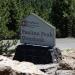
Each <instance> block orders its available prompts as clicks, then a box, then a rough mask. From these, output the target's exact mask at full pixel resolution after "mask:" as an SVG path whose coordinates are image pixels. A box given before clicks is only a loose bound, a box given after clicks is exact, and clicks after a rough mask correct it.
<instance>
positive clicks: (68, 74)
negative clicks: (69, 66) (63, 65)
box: [56, 70, 75, 75]
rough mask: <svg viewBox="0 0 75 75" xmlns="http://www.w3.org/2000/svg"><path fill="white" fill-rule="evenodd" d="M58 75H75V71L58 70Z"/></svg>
mask: <svg viewBox="0 0 75 75" xmlns="http://www.w3.org/2000/svg"><path fill="white" fill-rule="evenodd" d="M56 75H75V71H73V70H58V71H56Z"/></svg>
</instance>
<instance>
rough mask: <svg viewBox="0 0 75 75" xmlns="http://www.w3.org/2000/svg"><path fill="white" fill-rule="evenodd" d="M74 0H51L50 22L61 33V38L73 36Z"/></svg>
mask: <svg viewBox="0 0 75 75" xmlns="http://www.w3.org/2000/svg"><path fill="white" fill-rule="evenodd" d="M73 1H74V0H53V5H52V10H51V22H52V24H53V25H54V26H56V28H57V29H60V33H62V35H61V37H67V36H68V37H72V35H73V34H74V29H73V27H74V26H75V24H74V22H73V21H74V18H75V17H74V16H75V15H74V13H75V12H74V11H75V8H74V5H75V4H74V5H73ZM72 30H73V31H72Z"/></svg>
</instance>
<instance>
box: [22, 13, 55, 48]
mask: <svg viewBox="0 0 75 75" xmlns="http://www.w3.org/2000/svg"><path fill="white" fill-rule="evenodd" d="M21 43H25V44H30V45H40V46H50V47H54V46H55V27H54V26H52V25H51V24H48V23H47V22H46V21H44V20H43V19H42V18H40V17H39V16H37V15H35V14H30V15H29V16H28V17H26V18H25V19H23V20H22V23H21Z"/></svg>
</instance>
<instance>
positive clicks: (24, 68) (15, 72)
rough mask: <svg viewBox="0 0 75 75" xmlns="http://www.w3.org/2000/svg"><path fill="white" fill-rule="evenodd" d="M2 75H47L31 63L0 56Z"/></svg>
mask: <svg viewBox="0 0 75 75" xmlns="http://www.w3.org/2000/svg"><path fill="white" fill-rule="evenodd" d="M0 75H45V73H43V72H42V71H40V70H39V69H38V68H37V67H36V65H34V64H33V63H30V62H19V61H15V60H11V59H9V58H7V57H4V56H0Z"/></svg>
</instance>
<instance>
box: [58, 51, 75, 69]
mask: <svg viewBox="0 0 75 75" xmlns="http://www.w3.org/2000/svg"><path fill="white" fill-rule="evenodd" d="M62 56H63V59H62V61H61V62H60V63H59V66H60V69H63V70H75V50H65V51H63V52H62Z"/></svg>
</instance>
